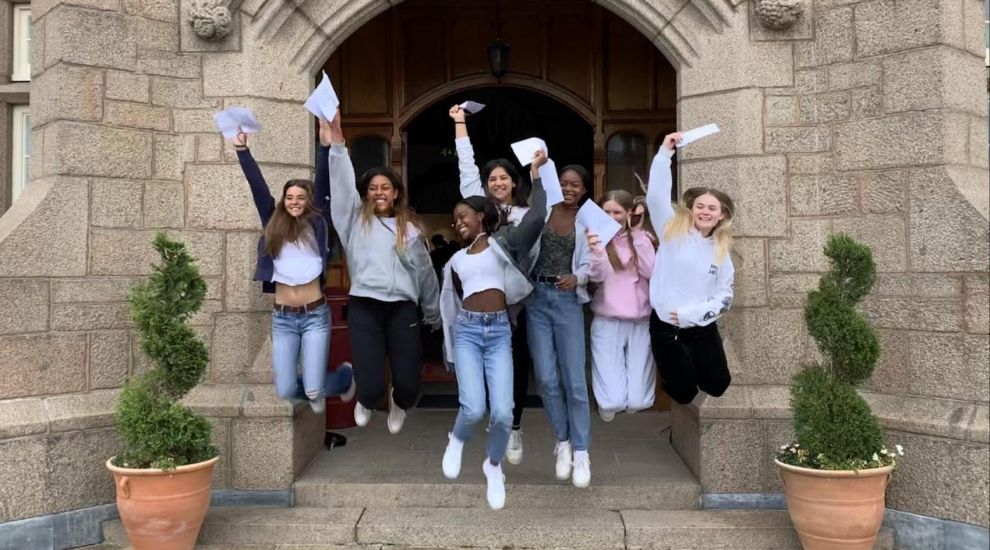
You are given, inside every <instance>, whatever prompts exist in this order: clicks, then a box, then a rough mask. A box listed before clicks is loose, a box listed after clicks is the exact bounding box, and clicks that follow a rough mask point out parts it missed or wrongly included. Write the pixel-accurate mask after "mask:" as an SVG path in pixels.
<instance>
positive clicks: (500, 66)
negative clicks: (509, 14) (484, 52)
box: [488, 0, 510, 78]
mask: <svg viewBox="0 0 990 550" xmlns="http://www.w3.org/2000/svg"><path fill="white" fill-rule="evenodd" d="M500 3H501V2H500V1H499V0H495V40H494V41H493V42H492V43H491V44H489V45H488V61H489V62H490V63H491V66H492V67H491V70H492V76H494V77H495V78H502V77H503V76H505V73H507V72H508V71H509V48H510V46H509V45H508V44H506V43H505V42H502V38H501V35H502V13H501V9H500Z"/></svg>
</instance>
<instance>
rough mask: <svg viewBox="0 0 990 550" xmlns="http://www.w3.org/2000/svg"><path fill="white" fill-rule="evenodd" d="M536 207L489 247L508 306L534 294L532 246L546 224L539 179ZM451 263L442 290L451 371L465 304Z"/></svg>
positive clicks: (445, 347)
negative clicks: (456, 330) (459, 318)
mask: <svg viewBox="0 0 990 550" xmlns="http://www.w3.org/2000/svg"><path fill="white" fill-rule="evenodd" d="M532 197H533V204H534V206H532V207H530V209H529V211H528V212H526V215H525V216H523V219H522V220H521V221H520V222H519V224H518V225H516V226H511V225H503V226H502V227H501V228H500V229H499V230H498V231H496V232H495V234H494V235H492V237H491V238H490V239H488V246H490V247H491V248H492V251H493V252H494V253H495V255H496V256H498V257H499V258H500V259H501V260H502V265H503V276H504V277H505V279H504V280H505V303H506V305H508V306H512V305H515V304H518V303H520V302H522V301H523V300H525V299H526V297H527V296H529V295H530V293H531V292H533V283H532V282H530V279H529V272H530V271H531V270H532V268H533V262H534V261H535V257H534V256H533V255H532V254H531V250H532V249H533V244H534V243H536V242H539V240H540V234H541V233H542V232H543V226H544V225H545V224H546V218H547V215H546V212H547V207H546V204H547V195H546V192H545V191H543V184H542V182H540V179H539V178H537V179H536V180H535V181H534V182H533V194H532ZM451 270H452V267H451V265H450V262H447V265H445V266H443V288H442V289H441V290H440V317H441V318H442V319H443V356H444V362H445V363H447V368H448V369H453V367H454V349H453V346H454V325H455V323H456V322H457V313H458V312H459V311H461V308H462V307H463V303H462V301H461V297H460V296H458V295H457V291H456V290H455V289H454V283H453V281H452V278H453V277H452V275H451Z"/></svg>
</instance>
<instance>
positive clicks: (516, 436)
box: [505, 430, 523, 464]
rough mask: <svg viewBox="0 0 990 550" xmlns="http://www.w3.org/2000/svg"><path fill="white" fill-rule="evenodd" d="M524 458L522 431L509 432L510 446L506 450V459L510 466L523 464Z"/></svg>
mask: <svg viewBox="0 0 990 550" xmlns="http://www.w3.org/2000/svg"><path fill="white" fill-rule="evenodd" d="M522 457H523V444H522V430H512V431H511V432H509V446H508V447H507V448H506V449H505V459H506V460H508V461H509V464H519V463H520V462H522Z"/></svg>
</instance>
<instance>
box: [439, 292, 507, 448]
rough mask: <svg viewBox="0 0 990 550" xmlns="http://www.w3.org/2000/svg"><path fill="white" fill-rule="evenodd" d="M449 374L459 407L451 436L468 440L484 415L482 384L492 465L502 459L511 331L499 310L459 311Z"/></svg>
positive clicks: (503, 313) (505, 445) (503, 312)
mask: <svg viewBox="0 0 990 550" xmlns="http://www.w3.org/2000/svg"><path fill="white" fill-rule="evenodd" d="M453 347H454V371H455V372H456V373H457V398H458V400H459V401H460V404H461V408H460V410H459V411H457V420H455V421H454V432H453V433H454V437H456V438H457V439H460V440H461V441H468V440H469V439H470V438H471V434H472V432H473V428H474V425H475V424H477V423H478V422H480V421H481V419H482V418H483V417H484V416H485V382H486V381H487V383H488V400H489V403H488V406H489V409H490V413H489V420H488V459H489V460H490V461H491V462H492V463H494V464H498V463H499V462H500V461H501V460H502V457H503V456H505V448H506V447H507V446H508V444H509V430H510V429H512V329H511V328H510V327H509V315H508V313H506V312H505V311H498V312H492V313H482V312H475V311H461V312H460V313H458V314H457V325H456V326H455V327H454V346H453Z"/></svg>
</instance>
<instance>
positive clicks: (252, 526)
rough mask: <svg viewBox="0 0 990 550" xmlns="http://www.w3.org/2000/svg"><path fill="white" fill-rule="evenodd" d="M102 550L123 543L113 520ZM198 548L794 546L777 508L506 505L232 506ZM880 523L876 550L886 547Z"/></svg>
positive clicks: (693, 549) (888, 537)
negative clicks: (498, 507)
mask: <svg viewBox="0 0 990 550" xmlns="http://www.w3.org/2000/svg"><path fill="white" fill-rule="evenodd" d="M103 533H104V537H105V543H104V544H103V545H101V546H100V547H98V548H100V550H112V549H114V548H122V547H126V546H127V544H128V543H127V538H126V535H125V534H124V531H123V528H122V526H121V524H120V522H119V520H115V521H110V522H106V523H105V524H104V528H103ZM199 542H200V543H201V546H197V548H201V549H202V550H207V549H209V550H233V549H235V548H236V549H243V550H289V549H294V550H331V549H336V548H339V547H343V546H346V547H347V548H355V549H365V548H368V549H371V548H374V549H376V550H377V549H378V548H387V549H389V550H396V549H398V548H416V549H423V550H426V549H436V550H441V549H458V550H462V549H465V548H499V549H504V548H512V549H543V548H556V549H573V550H578V549H595V550H607V549H613V550H625V549H636V550H672V549H677V550H702V549H705V550H709V549H722V550H771V549H772V550H800V548H801V545H800V543H799V542H798V539H797V535H796V533H795V532H794V529H793V527H792V526H791V523H790V519H789V518H788V516H787V512H786V511H783V510H688V511H678V510H621V511H610V510H600V509H586V510H581V509H555V508H506V509H504V510H500V511H497V512H494V511H491V510H487V509H483V508H462V509H457V508H413V507H404V508H373V509H366V510H361V509H341V510H329V509H322V508H321V509H317V508H256V507H251V508H238V507H217V508H213V509H211V510H210V513H209V514H208V516H207V520H206V522H205V523H204V525H203V530H202V532H201V533H200V541H199ZM893 542H894V541H893V533H892V532H891V531H890V530H889V529H884V530H882V531H881V535H880V537H879V538H878V541H877V544H876V545H875V546H874V548H875V549H876V550H892V549H893V547H894V544H893Z"/></svg>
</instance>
